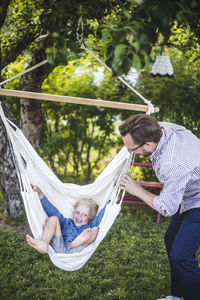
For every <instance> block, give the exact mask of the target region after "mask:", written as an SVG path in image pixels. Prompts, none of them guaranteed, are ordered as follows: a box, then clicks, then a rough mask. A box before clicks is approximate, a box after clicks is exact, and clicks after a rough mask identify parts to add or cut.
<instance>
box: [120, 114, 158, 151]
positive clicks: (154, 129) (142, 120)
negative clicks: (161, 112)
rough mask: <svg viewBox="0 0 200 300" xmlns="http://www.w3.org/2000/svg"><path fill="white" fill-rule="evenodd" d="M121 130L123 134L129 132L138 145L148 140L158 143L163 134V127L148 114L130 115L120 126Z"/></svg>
mask: <svg viewBox="0 0 200 300" xmlns="http://www.w3.org/2000/svg"><path fill="white" fill-rule="evenodd" d="M119 131H120V134H121V136H125V135H127V134H128V133H129V134H130V135H131V136H132V138H133V141H134V142H135V143H136V144H137V145H140V144H143V143H146V142H154V143H158V142H159V140H160V138H161V136H162V129H161V127H160V125H159V124H158V122H157V121H156V119H154V118H153V117H151V116H149V115H146V114H137V115H133V116H131V117H129V118H128V119H127V120H126V121H125V122H124V124H122V125H121V126H119Z"/></svg>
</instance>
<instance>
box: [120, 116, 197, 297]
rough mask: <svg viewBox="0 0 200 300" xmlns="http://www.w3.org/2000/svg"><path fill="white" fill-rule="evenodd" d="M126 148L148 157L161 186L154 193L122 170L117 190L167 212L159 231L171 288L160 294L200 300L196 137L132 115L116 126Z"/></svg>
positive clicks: (161, 211)
mask: <svg viewBox="0 0 200 300" xmlns="http://www.w3.org/2000/svg"><path fill="white" fill-rule="evenodd" d="M119 130H120V134H121V136H122V140H123V142H124V144H125V146H126V147H127V149H128V151H129V152H131V153H133V152H134V153H135V154H141V155H143V156H148V157H149V158H150V160H151V161H152V167H153V169H154V170H155V173H156V176H157V178H158V180H159V181H160V183H161V184H162V185H163V190H162V191H161V193H160V195H159V196H156V195H154V194H152V193H150V192H149V191H147V190H145V189H144V188H143V187H141V186H140V185H139V184H138V182H136V181H134V180H133V179H131V178H130V177H129V176H127V175H125V176H124V178H123V179H122V181H121V186H122V189H124V190H125V191H127V192H129V193H130V194H132V195H135V196H137V197H138V198H140V199H141V200H143V201H144V202H146V204H148V205H149V206H150V207H152V208H153V209H155V210H157V211H158V212H160V213H161V214H162V215H163V216H166V217H169V216H172V219H171V222H170V225H169V227H168V230H167V232H166V235H165V244H166V249H167V253H168V257H169V261H170V266H171V293H172V295H173V296H168V297H167V298H165V299H174V300H175V299H181V300H182V299H184V300H199V299H200V268H199V266H198V262H197V261H196V259H195V253H196V252H197V250H198V248H199V247H200V140H199V139H198V138H197V137H196V136H195V135H193V134H192V132H191V131H189V130H187V129H186V128H184V127H182V126H179V125H176V124H172V123H165V122H160V123H159V122H157V121H156V120H155V119H154V118H152V117H151V116H149V115H142V114H138V115H134V116H131V117H129V118H128V119H127V121H126V122H125V123H124V124H123V125H121V126H120V127H119Z"/></svg>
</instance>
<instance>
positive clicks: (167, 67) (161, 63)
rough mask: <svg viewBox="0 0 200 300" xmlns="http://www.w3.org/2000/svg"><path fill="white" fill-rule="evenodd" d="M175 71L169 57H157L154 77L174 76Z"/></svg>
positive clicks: (153, 70) (153, 68) (152, 71)
mask: <svg viewBox="0 0 200 300" xmlns="http://www.w3.org/2000/svg"><path fill="white" fill-rule="evenodd" d="M173 74H174V70H173V66H172V64H171V62H170V57H169V56H164V55H159V56H156V61H155V63H154V64H153V67H152V70H151V75H152V76H169V77H171V76H173Z"/></svg>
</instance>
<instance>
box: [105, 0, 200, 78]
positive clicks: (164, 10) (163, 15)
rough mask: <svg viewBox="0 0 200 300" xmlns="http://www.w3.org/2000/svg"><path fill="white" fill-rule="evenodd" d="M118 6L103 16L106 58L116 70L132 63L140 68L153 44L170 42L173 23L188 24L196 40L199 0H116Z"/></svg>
mask: <svg viewBox="0 0 200 300" xmlns="http://www.w3.org/2000/svg"><path fill="white" fill-rule="evenodd" d="M117 7H118V10H117V11H115V13H114V15H112V16H108V17H107V18H105V22H104V30H103V41H104V44H105V46H106V60H107V63H108V64H109V65H110V66H112V68H113V70H114V71H115V73H117V74H123V73H124V74H126V73H127V71H128V70H130V67H131V66H133V67H135V68H137V69H138V70H140V69H141V68H142V67H144V66H145V65H146V64H147V62H148V61H149V59H150V55H151V51H152V48H153V47H154V46H156V45H157V46H158V45H159V46H162V45H170V42H169V39H170V37H171V35H173V27H174V24H175V23H176V25H177V28H184V29H186V28H188V26H189V27H190V29H191V31H192V32H193V34H194V36H193V38H192V39H191V41H193V42H194V40H195V39H196V42H197V43H198V42H199V39H200V32H199V8H200V4H199V1H198V0H194V1H185V0H180V1H179V0H177V1H174V0H167V1H164V0H163V1H160V0H154V1H149V0H143V1H136V0H130V1H123V3H120V1H118V6H117Z"/></svg>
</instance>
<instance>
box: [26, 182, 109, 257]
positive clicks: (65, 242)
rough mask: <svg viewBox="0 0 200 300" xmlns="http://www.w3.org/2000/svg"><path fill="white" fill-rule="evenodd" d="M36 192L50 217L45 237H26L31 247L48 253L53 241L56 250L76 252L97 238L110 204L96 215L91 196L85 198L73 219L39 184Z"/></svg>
mask: <svg viewBox="0 0 200 300" xmlns="http://www.w3.org/2000/svg"><path fill="white" fill-rule="evenodd" d="M34 191H36V192H37V193H38V195H39V198H40V200H41V203H42V206H43V208H44V210H45V212H46V213H47V215H48V217H49V218H48V219H47V221H46V223H45V225H44V230H43V235H42V239H34V238H32V237H31V236H29V235H27V236H26V240H27V243H28V244H29V245H30V246H31V247H33V248H35V249H36V250H37V251H38V252H40V253H46V252H47V249H48V245H49V244H50V245H51V246H52V248H53V249H54V250H55V252H56V253H74V252H80V251H81V250H83V249H84V248H85V247H87V246H88V245H89V244H91V243H92V242H93V241H94V240H95V239H96V237H97V234H98V231H99V228H98V226H99V224H100V222H101V219H102V218H103V215H104V212H105V209H106V205H107V204H106V205H105V206H104V207H103V208H102V209H101V210H100V211H99V213H98V214H97V215H96V213H97V210H98V206H97V205H96V203H95V202H94V201H93V200H91V199H82V200H79V201H78V202H77V203H76V204H75V206H74V212H73V219H71V218H65V217H64V216H63V215H62V214H61V213H60V212H59V210H58V209H57V208H56V207H55V206H54V205H53V204H52V203H51V202H50V201H49V200H48V199H47V197H46V196H45V195H44V194H43V192H42V191H41V190H40V189H39V188H38V187H34Z"/></svg>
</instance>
